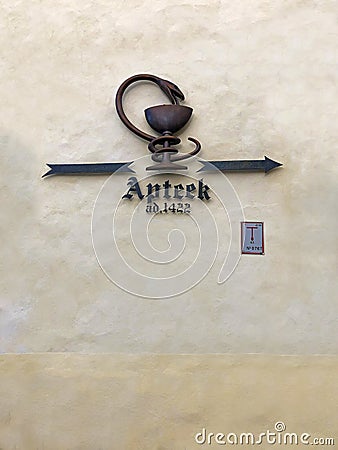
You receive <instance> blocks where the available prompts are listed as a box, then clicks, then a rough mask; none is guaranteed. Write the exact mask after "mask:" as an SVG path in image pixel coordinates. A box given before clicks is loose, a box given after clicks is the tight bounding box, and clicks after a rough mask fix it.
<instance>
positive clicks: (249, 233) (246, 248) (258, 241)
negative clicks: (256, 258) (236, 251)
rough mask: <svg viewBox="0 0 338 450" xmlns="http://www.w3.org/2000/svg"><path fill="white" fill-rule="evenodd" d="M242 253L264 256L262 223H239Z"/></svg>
mask: <svg viewBox="0 0 338 450" xmlns="http://www.w3.org/2000/svg"><path fill="white" fill-rule="evenodd" d="M241 247H242V253H243V254H247V255H264V223H263V222H241Z"/></svg>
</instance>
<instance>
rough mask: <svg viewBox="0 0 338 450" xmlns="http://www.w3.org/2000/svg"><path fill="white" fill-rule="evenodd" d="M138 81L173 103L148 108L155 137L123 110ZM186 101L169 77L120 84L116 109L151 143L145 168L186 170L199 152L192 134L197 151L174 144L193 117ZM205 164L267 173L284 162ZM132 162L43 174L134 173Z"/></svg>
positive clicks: (59, 167)
mask: <svg viewBox="0 0 338 450" xmlns="http://www.w3.org/2000/svg"><path fill="white" fill-rule="evenodd" d="M138 81H150V82H153V83H155V84H156V85H157V86H158V87H159V88H160V89H161V90H162V92H164V94H165V95H166V96H167V97H168V99H169V101H170V102H171V103H170V104H164V105H157V106H152V107H150V108H147V109H146V110H145V117H146V120H147V122H148V124H149V125H150V126H151V128H152V129H153V130H155V131H156V132H157V133H159V136H152V135H150V134H148V133H145V132H144V131H142V130H140V129H139V128H137V127H136V126H135V125H133V124H132V123H131V121H130V120H129V119H128V118H127V116H126V114H125V112H124V109H123V94H124V93H125V91H126V89H127V88H128V87H129V86H130V85H131V84H133V83H135V82H138ZM180 101H184V94H183V92H182V91H181V90H180V88H179V87H178V86H176V85H175V84H174V83H172V82H171V81H168V80H164V79H162V78H159V77H157V76H155V75H149V74H140V75H134V76H132V77H130V78H128V79H127V80H125V81H124V82H123V83H122V84H121V86H120V87H119V89H118V91H117V94H116V101H115V104H116V111H117V113H118V115H119V117H120V119H121V121H122V122H123V123H124V125H125V126H126V127H127V128H128V129H129V130H130V131H131V132H133V133H134V134H136V135H137V136H139V137H140V138H142V139H144V140H146V141H148V142H149V144H148V149H149V151H150V152H151V154H152V156H151V158H152V160H153V162H154V164H153V165H151V166H149V167H147V168H146V170H156V171H161V172H162V173H163V172H166V171H170V172H171V171H173V170H175V171H176V170H177V171H183V170H187V166H186V165H182V164H178V162H180V161H183V160H187V159H188V158H190V157H192V156H194V155H197V154H198V153H199V152H200V150H201V144H200V142H199V141H198V140H197V139H195V138H193V137H189V138H188V140H189V141H191V142H193V143H194V144H195V148H194V150H192V151H191V152H188V153H180V152H179V150H178V149H177V148H176V147H175V146H176V145H178V144H179V143H180V142H181V139H180V138H178V137H177V136H175V133H177V132H179V131H180V130H181V129H182V128H183V127H184V126H185V125H186V124H187V123H188V122H189V120H190V118H191V115H192V112H193V109H192V108H191V107H189V106H185V105H181V104H180V103H179V102H180ZM200 162H201V164H202V167H201V168H200V169H199V172H204V171H215V170H221V171H223V172H234V171H235V172H245V171H250V172H251V171H263V172H265V173H267V172H269V171H270V170H272V169H274V168H277V167H279V166H281V165H282V164H281V163H278V162H276V161H273V160H272V159H270V158H268V157H267V156H265V157H264V159H262V160H234V161H200ZM132 163H133V161H130V162H109V163H93V164H47V165H48V167H49V168H50V170H49V171H48V172H46V173H45V174H44V175H43V177H46V176H49V175H86V174H103V173H106V174H111V173H114V172H116V171H117V170H119V171H123V172H134V171H133V170H132V169H131V168H130V167H129V166H130V165H131V164H132Z"/></svg>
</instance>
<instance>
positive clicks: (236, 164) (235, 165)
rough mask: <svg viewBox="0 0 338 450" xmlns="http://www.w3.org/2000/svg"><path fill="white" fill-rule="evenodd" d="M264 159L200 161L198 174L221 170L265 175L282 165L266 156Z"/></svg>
mask: <svg viewBox="0 0 338 450" xmlns="http://www.w3.org/2000/svg"><path fill="white" fill-rule="evenodd" d="M264 158H265V159H247V160H237V161H236V160H235V161H200V163H202V164H203V167H201V169H200V170H198V172H205V171H215V170H217V169H218V170H221V171H224V172H241V171H243V172H244V171H246V172H248V171H250V172H251V171H264V172H265V173H267V172H270V170H272V169H275V168H276V167H279V166H282V165H283V164H281V163H279V162H276V161H273V160H272V159H270V158H268V157H267V156H265V157H264Z"/></svg>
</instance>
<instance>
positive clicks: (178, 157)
mask: <svg viewBox="0 0 338 450" xmlns="http://www.w3.org/2000/svg"><path fill="white" fill-rule="evenodd" d="M188 141H191V142H193V143H194V144H195V145H196V147H195V149H194V150H193V151H191V152H189V153H184V154H183V155H182V154H181V155H172V157H171V158H170V159H171V161H182V160H183V159H187V158H190V157H191V156H194V155H197V153H198V152H199V151H200V150H201V144H200V142H198V140H197V139H195V138H192V137H189V138H188Z"/></svg>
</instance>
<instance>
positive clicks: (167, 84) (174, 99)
mask: <svg viewBox="0 0 338 450" xmlns="http://www.w3.org/2000/svg"><path fill="white" fill-rule="evenodd" d="M136 81H151V82H153V83H155V84H157V86H158V87H159V88H160V89H161V90H162V92H163V93H164V94H165V95H166V96H167V97H168V98H169V100H170V101H171V103H172V104H176V105H177V104H179V103H178V101H179V100H184V94H183V92H182V91H181V90H180V88H179V87H178V86H176V84H174V83H172V82H171V81H168V80H164V79H163V78H159V77H157V76H155V75H150V74H139V75H134V76H132V77H130V78H128V79H127V80H125V81H124V82H123V83H122V84H121V86H120V87H119V88H118V90H117V93H116V98H115V106H116V111H117V114H118V115H119V117H120V119H121V121H122V122H123V123H124V125H125V126H126V127H127V128H128V129H129V130H130V131H131V132H133V133H134V134H136V135H137V136H139V137H140V138H142V139H145V140H146V141H152V140H153V139H155V136H152V135H151V134H148V133H145V132H144V131H142V130H140V129H139V128H137V127H136V126H135V125H133V124H132V123H131V122H130V120H129V119H128V118H127V116H126V114H125V112H124V109H123V106H122V98H123V94H124V92H125V91H126V89H127V88H128V87H129V86H130V85H131V84H133V83H135V82H136Z"/></svg>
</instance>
